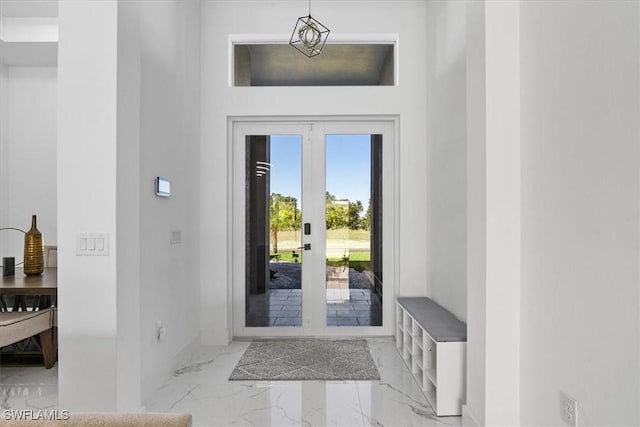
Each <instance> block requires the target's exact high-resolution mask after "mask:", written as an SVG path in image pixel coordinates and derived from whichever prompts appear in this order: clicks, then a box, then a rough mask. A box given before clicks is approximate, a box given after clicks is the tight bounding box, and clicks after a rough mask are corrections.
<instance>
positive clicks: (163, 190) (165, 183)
mask: <svg viewBox="0 0 640 427" xmlns="http://www.w3.org/2000/svg"><path fill="white" fill-rule="evenodd" d="M170 195H171V181H169V180H168V179H167V178H161V177H157V178H156V196H160V197H169V196H170Z"/></svg>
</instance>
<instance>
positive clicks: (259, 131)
mask: <svg viewBox="0 0 640 427" xmlns="http://www.w3.org/2000/svg"><path fill="white" fill-rule="evenodd" d="M227 125H228V133H227V135H228V147H227V162H228V164H227V166H228V170H229V175H228V177H229V178H228V181H227V201H228V203H227V209H228V212H227V213H228V215H227V250H228V252H227V253H229V254H231V256H229V257H228V266H227V267H228V273H229V274H228V277H229V278H230V280H229V282H228V284H227V288H228V289H227V291H228V293H227V295H228V298H227V304H228V306H229V307H230V308H231V310H229V318H228V321H229V323H228V324H229V333H230V336H231V337H233V338H234V339H236V338H240V339H247V338H253V337H274V338H276V337H293V336H305V337H345V336H392V335H393V334H394V332H395V331H394V327H395V322H394V320H395V296H396V294H397V289H398V276H399V274H398V269H397V266H398V265H399V253H398V248H399V245H398V238H399V235H398V232H397V231H398V230H399V226H398V224H397V220H398V218H399V215H398V212H397V211H398V206H399V203H398V201H397V195H398V194H399V191H398V189H399V167H398V161H399V155H398V144H397V141H398V130H399V118H398V117H397V116H340V117H337V116H300V117H294V116H280V117H275V116H265V117H245V116H233V117H229V118H228V123H227ZM303 128H306V129H308V135H314V134H315V133H316V132H321V131H322V132H323V133H325V131H326V133H329V134H382V135H383V143H382V144H383V177H384V178H383V193H382V194H383V242H384V245H383V246H384V247H383V276H384V277H383V283H384V284H383V302H382V310H383V312H382V315H383V322H382V326H326V322H324V325H323V326H321V327H312V324H305V321H308V322H310V320H309V318H308V316H305V314H304V313H305V312H304V311H303V319H302V320H303V325H302V327H286V326H282V327H246V326H244V318H245V312H244V310H245V307H244V297H245V293H244V279H245V277H244V276H245V264H244V263H245V252H244V248H245V211H244V207H245V174H244V172H245V170H244V164H245V162H244V158H245V152H244V136H245V135H265V134H272V135H273V134H287V133H289V134H291V133H296V134H297V133H299V132H296V129H297V130H300V129H303ZM287 130H288V131H287ZM305 143H307V144H308V141H305V140H304V137H303V141H302V144H303V146H304V145H305ZM303 156H304V154H303ZM317 163H321V162H317ZM323 167H324V164H323ZM304 173H310V171H306V172H305V171H303V174H304ZM316 210H317V209H316ZM313 267H314V269H316V268H319V266H318V265H317V264H314V266H313ZM316 271H317V270H316ZM322 292H324V288H323V290H322ZM313 294H314V295H315V296H317V295H318V293H317V292H314V293H313ZM310 297H311V295H307V301H309V298H310ZM323 301H324V303H323V305H324V304H326V298H323ZM304 304H305V297H304V295H303V307H304ZM325 313H326V310H325ZM305 319H306V320H305ZM314 321H315V322H316V326H318V325H317V317H316V319H314Z"/></svg>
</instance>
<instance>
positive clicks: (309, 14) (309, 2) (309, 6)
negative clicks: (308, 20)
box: [309, 0, 311, 16]
mask: <svg viewBox="0 0 640 427" xmlns="http://www.w3.org/2000/svg"><path fill="white" fill-rule="evenodd" d="M309 16H311V0H309Z"/></svg>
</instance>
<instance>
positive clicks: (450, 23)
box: [426, 0, 467, 321]
mask: <svg viewBox="0 0 640 427" xmlns="http://www.w3.org/2000/svg"><path fill="white" fill-rule="evenodd" d="M426 12H427V25H426V26H427V39H426V40H427V43H426V53H427V58H428V60H427V116H426V117H427V121H426V124H427V141H428V144H427V157H426V159H427V163H426V165H427V167H426V169H427V187H426V194H427V209H428V211H427V212H428V213H427V215H426V219H427V263H426V265H427V282H428V283H429V286H430V294H429V297H430V298H432V299H433V300H434V301H436V302H437V303H438V304H440V305H442V306H443V307H445V308H447V309H448V310H449V311H451V312H452V313H453V314H455V315H456V316H457V317H458V318H459V319H461V320H462V321H466V319H467V123H466V122H467V90H466V79H467V72H466V71H467V49H466V7H465V3H464V2H450V1H445V0H438V1H429V2H427V11H426Z"/></svg>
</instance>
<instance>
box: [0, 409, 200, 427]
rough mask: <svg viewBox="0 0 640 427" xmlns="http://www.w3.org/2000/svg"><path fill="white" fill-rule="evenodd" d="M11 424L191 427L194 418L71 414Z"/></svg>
mask: <svg viewBox="0 0 640 427" xmlns="http://www.w3.org/2000/svg"><path fill="white" fill-rule="evenodd" d="M10 422H11V424H10V425H12V426H14V425H15V426H20V427H191V425H192V417H191V415H190V414H159V413H146V414H144V413H143V414H112V413H73V412H71V413H70V414H69V419H67V420H59V421H45V420H24V421H14V420H12V421H10ZM0 425H2V421H0Z"/></svg>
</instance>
